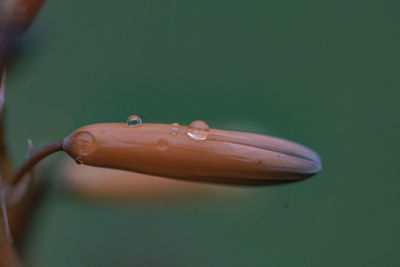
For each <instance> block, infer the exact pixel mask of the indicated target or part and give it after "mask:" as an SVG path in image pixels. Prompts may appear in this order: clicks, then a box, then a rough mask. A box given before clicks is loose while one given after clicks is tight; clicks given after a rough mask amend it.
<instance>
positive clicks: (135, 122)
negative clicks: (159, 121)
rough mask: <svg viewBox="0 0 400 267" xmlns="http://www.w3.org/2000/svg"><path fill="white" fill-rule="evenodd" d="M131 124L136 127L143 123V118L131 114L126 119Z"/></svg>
mask: <svg viewBox="0 0 400 267" xmlns="http://www.w3.org/2000/svg"><path fill="white" fill-rule="evenodd" d="M126 122H127V123H128V125H129V126H131V127H135V126H138V125H140V124H141V123H142V119H141V118H140V117H139V116H138V115H131V116H129V117H128V119H127V120H126Z"/></svg>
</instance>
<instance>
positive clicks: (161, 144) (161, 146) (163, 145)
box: [157, 138, 168, 150]
mask: <svg viewBox="0 0 400 267" xmlns="http://www.w3.org/2000/svg"><path fill="white" fill-rule="evenodd" d="M157 147H158V149H160V150H166V149H167V148H168V140H167V139H165V138H161V139H160V140H158V142H157Z"/></svg>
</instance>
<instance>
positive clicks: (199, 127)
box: [188, 121, 210, 140]
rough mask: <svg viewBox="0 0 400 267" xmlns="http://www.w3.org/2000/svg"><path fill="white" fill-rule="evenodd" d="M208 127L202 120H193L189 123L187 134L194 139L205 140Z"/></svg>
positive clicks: (208, 130)
mask: <svg viewBox="0 0 400 267" xmlns="http://www.w3.org/2000/svg"><path fill="white" fill-rule="evenodd" d="M209 132H210V127H208V125H207V123H205V122H204V121H194V122H192V123H191V124H190V125H189V130H188V135H189V136H190V137H191V138H193V139H194V140H205V139H206V138H207V136H208V134H209Z"/></svg>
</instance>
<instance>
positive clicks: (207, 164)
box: [63, 121, 321, 184]
mask: <svg viewBox="0 0 400 267" xmlns="http://www.w3.org/2000/svg"><path fill="white" fill-rule="evenodd" d="M132 126H133V127H132ZM63 149H64V150H65V151H66V152H67V153H68V154H69V155H70V156H72V157H73V158H74V159H75V160H76V161H77V162H78V163H82V164H86V165H90V166H97V167H108V168H115V169H122V170H130V171H135V172H140V173H146V174H152V175H157V176H164V177H170V178H177V179H184V180H189V181H204V182H216V183H226V184H271V183H283V182H289V181H295V180H300V179H303V178H306V177H309V176H311V175H313V174H316V173H317V172H319V171H320V170H321V162H320V159H319V156H318V155H317V154H316V153H315V152H313V151H312V150H310V149H308V148H306V147H304V146H301V145H299V144H296V143H293V142H290V141H286V140H283V139H280V138H275V137H270V136H265V135H259V134H252V133H245V132H236V131H227V130H217V129H209V128H208V126H207V124H205V123H204V122H202V121H195V122H193V123H192V124H191V125H190V126H180V125H177V124H171V125H169V124H152V123H139V124H137V123H132V124H131V126H129V125H127V124H125V123H101V124H92V125H88V126H84V127H82V128H79V129H77V130H76V131H74V132H73V133H72V134H71V135H70V136H68V137H67V138H65V140H64V143H63Z"/></svg>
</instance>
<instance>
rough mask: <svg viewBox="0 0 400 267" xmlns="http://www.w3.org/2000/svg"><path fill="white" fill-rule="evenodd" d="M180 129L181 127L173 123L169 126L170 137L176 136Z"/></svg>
mask: <svg viewBox="0 0 400 267" xmlns="http://www.w3.org/2000/svg"><path fill="white" fill-rule="evenodd" d="M180 129H181V126H180V125H179V124H178V123H176V122H174V123H172V124H171V135H173V136H175V135H177V134H178V132H179V130H180Z"/></svg>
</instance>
